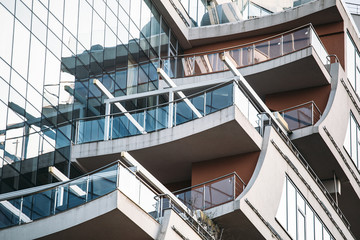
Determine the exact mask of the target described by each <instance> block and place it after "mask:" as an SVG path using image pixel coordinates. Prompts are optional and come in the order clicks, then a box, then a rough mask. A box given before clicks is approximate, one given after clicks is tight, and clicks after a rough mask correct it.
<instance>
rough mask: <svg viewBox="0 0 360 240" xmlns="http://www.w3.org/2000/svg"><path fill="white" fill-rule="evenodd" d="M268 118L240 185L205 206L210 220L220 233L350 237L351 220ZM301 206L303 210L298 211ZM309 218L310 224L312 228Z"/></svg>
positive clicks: (248, 236)
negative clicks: (231, 195) (225, 198)
mask: <svg viewBox="0 0 360 240" xmlns="http://www.w3.org/2000/svg"><path fill="white" fill-rule="evenodd" d="M272 124H273V126H272V127H266V129H265V133H264V141H265V143H264V145H263V146H264V148H263V149H262V150H261V153H260V156H259V160H258V162H257V166H256V169H255V171H254V173H253V175H252V177H251V179H250V181H249V183H248V184H247V186H246V188H245V189H244V191H242V192H241V193H240V195H239V196H238V197H237V198H236V199H235V200H234V201H230V202H229V203H225V204H223V205H220V206H215V207H212V208H209V209H207V210H206V211H205V212H206V213H207V214H208V215H209V216H213V220H214V222H216V223H218V224H219V225H221V226H224V229H226V230H225V231H224V233H223V236H224V238H231V237H234V236H239V235H241V236H242V237H244V238H246V239H271V238H273V237H274V236H275V237H276V238H278V239H301V236H302V235H304V236H308V238H309V237H310V236H315V234H316V236H321V239H323V238H322V237H323V236H324V237H328V239H355V238H356V237H355V236H354V235H353V233H352V231H355V230H356V226H355V227H351V226H350V223H349V221H348V220H347V219H346V217H345V215H344V214H343V212H342V211H341V210H340V208H339V206H338V205H337V203H336V201H335V200H334V199H333V198H332V196H331V194H330V193H329V192H328V191H327V189H326V187H325V186H324V185H323V184H322V182H321V180H320V179H319V178H318V177H317V175H316V174H315V172H314V171H313V170H312V169H311V167H310V166H309V164H308V163H307V162H306V160H305V159H304V157H303V156H302V155H301V154H300V153H299V151H298V150H297V149H296V148H295V146H294V145H292V143H291V141H289V140H288V139H287V137H285V136H284V134H283V133H281V131H276V129H277V126H276V124H274V122H272ZM294 189H295V190H294ZM196 190H197V189H196ZM199 192H200V191H199V190H197V191H195V192H194V193H192V195H193V196H194V197H195V198H194V199H195V200H196V199H198V198H199V199H200V200H202V198H201V197H198V198H196V194H199ZM200 196H201V195H200ZM180 197H181V196H180ZM190 202H191V201H190ZM191 203H197V202H196V201H192V202H191ZM205 206H206V205H205ZM310 206H311V207H310ZM200 207H202V206H201V205H200ZM305 207H306V208H307V210H306V212H305V211H303V212H302V209H305ZM299 209H300V210H299ZM301 214H303V215H301ZM305 218H306V222H307V223H308V224H309V225H307V227H306V229H305V227H304V228H302V227H303V226H304V225H302V223H304V224H305ZM302 219H304V220H303V221H302ZM319 219H320V220H319ZM254 222H255V224H254ZM314 223H315V225H316V227H315V228H312V227H311V226H315V225H313V224H314ZM239 224H241V228H240V227H239ZM354 224H355V222H354ZM355 225H356V224H355ZM325 226H326V227H325ZM245 229H246V230H245ZM298 233H299V234H300V235H297V234H298Z"/></svg>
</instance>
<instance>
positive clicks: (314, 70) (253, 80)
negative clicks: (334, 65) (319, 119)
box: [242, 47, 331, 98]
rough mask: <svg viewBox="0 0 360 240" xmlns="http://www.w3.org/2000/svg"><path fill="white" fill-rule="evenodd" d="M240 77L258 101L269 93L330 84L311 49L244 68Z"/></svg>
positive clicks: (328, 75) (320, 63)
mask: <svg viewBox="0 0 360 240" xmlns="http://www.w3.org/2000/svg"><path fill="white" fill-rule="evenodd" d="M242 73H243V74H244V76H245V78H246V80H247V81H248V82H249V84H250V85H251V86H252V87H253V88H254V90H255V91H256V92H257V94H258V95H259V96H260V97H261V98H263V97H265V96H266V95H267V94H272V93H278V92H286V91H292V90H298V89H303V88H311V87H317V86H323V85H328V84H330V80H331V76H330V74H329V73H328V71H327V70H326V68H325V67H324V65H323V63H322V62H321V60H320V58H319V57H318V55H317V54H316V52H315V50H314V49H313V48H312V47H308V48H305V49H303V50H300V51H297V52H294V53H291V54H288V55H285V56H283V57H279V58H276V59H273V60H270V61H267V62H263V63H259V64H257V65H254V66H253V67H247V68H245V69H244V71H243V72H242Z"/></svg>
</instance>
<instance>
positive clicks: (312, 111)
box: [311, 103, 314, 125]
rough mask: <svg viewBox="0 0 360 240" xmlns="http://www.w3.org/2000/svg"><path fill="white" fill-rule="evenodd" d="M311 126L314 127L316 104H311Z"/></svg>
mask: <svg viewBox="0 0 360 240" xmlns="http://www.w3.org/2000/svg"><path fill="white" fill-rule="evenodd" d="M311 125H314V103H311Z"/></svg>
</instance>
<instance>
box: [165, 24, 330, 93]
mask: <svg viewBox="0 0 360 240" xmlns="http://www.w3.org/2000/svg"><path fill="white" fill-rule="evenodd" d="M224 55H225V56H226V57H227V58H228V59H229V60H230V61H231V62H232V63H233V65H234V66H236V67H237V68H238V69H240V72H241V73H242V75H243V76H244V77H245V78H246V80H247V81H248V83H249V84H250V85H251V86H252V88H253V89H254V90H255V91H256V93H257V94H258V95H259V96H260V97H261V98H264V97H265V96H266V95H267V94H272V93H278V92H285V91H292V90H298V89H302V88H310V87H316V86H324V85H328V84H330V79H331V76H330V74H329V69H328V68H329V64H330V63H331V62H330V60H334V59H330V58H329V57H328V53H327V51H326V49H325V47H324V46H323V44H322V43H321V41H320V39H319V37H318V35H317V34H316V32H315V30H314V29H313V27H312V26H311V25H305V26H303V27H299V28H296V29H294V30H291V31H288V32H285V33H282V34H278V35H275V36H272V37H269V38H266V39H262V40H259V41H256V42H251V43H248V44H242V45H239V46H234V47H231V48H225V49H219V50H216V51H210V52H203V53H196V54H188V55H183V56H175V57H170V58H164V59H162V67H163V69H164V71H165V72H166V73H167V74H168V75H169V76H170V77H172V78H174V79H176V82H181V83H190V82H199V81H209V80H211V79H216V78H223V77H229V76H231V74H230V73H229V74H228V70H229V69H228V67H227V66H226V64H225V63H224V62H223V61H222V58H223V56H224Z"/></svg>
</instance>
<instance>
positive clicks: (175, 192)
mask: <svg viewBox="0 0 360 240" xmlns="http://www.w3.org/2000/svg"><path fill="white" fill-rule="evenodd" d="M232 175H235V176H236V177H237V178H238V179H239V180H240V181H241V182H242V183H243V184H244V186H245V187H246V183H245V182H244V181H243V180H242V179H241V177H240V176H239V175H238V174H237V173H236V172H232V173H228V174H225V175H223V176H221V177H217V178H214V179H211V180H208V181H206V182H203V183H199V184H196V185H193V186H191V187H186V188H183V189H180V190H176V191H174V192H173V194H177V193H179V192H183V191H186V190H189V189H193V188H197V187H200V186H203V185H206V184H208V183H211V182H215V181H217V180H220V179H222V178H226V177H228V176H232Z"/></svg>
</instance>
